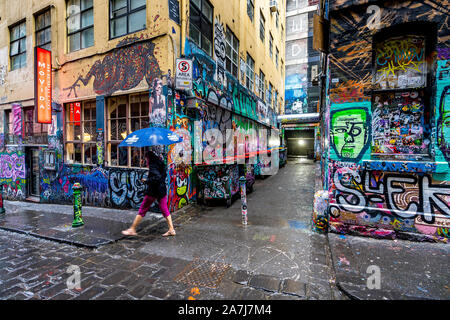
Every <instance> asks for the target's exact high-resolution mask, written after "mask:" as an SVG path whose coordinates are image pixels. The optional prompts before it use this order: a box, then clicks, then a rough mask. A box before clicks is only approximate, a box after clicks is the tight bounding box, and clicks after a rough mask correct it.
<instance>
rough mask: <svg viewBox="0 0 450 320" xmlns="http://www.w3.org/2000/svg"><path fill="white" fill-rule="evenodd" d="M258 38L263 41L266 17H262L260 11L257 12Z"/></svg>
mask: <svg viewBox="0 0 450 320" xmlns="http://www.w3.org/2000/svg"><path fill="white" fill-rule="evenodd" d="M259 38H260V39H261V41H262V42H263V43H264V40H265V38H266V19H265V18H264V15H263V13H262V11H261V12H260V14H259Z"/></svg>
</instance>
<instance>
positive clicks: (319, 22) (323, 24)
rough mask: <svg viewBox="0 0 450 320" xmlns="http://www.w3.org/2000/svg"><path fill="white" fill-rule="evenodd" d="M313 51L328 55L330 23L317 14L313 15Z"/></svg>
mask: <svg viewBox="0 0 450 320" xmlns="http://www.w3.org/2000/svg"><path fill="white" fill-rule="evenodd" d="M313 29H314V36H313V49H314V50H317V51H320V52H323V53H328V43H329V41H328V39H329V34H330V21H328V20H327V19H325V18H324V17H322V16H319V15H318V14H315V15H314V20H313Z"/></svg>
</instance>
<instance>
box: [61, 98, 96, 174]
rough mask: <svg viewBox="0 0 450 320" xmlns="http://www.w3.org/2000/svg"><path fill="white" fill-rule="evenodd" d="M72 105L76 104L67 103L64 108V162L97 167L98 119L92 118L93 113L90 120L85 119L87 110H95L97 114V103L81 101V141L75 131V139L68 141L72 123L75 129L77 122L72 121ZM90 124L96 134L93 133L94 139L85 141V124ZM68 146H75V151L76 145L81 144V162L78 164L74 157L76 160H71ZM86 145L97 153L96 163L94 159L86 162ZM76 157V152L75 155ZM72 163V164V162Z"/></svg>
mask: <svg viewBox="0 0 450 320" xmlns="http://www.w3.org/2000/svg"><path fill="white" fill-rule="evenodd" d="M71 103H75V102H68V103H65V104H64V106H65V108H64V113H65V114H64V149H65V151H64V161H65V162H67V163H68V164H71V165H73V164H76V165H83V166H86V165H89V166H95V165H97V161H98V159H97V139H96V135H97V134H96V129H97V128H96V127H97V117H96V116H95V117H94V116H92V114H93V113H92V111H91V112H90V119H85V112H86V109H89V110H95V115H96V112H97V106H96V101H95V100H86V101H80V102H79V103H80V105H81V106H80V109H81V115H80V125H79V127H80V140H77V139H75V129H74V131H73V136H74V139H71V140H69V139H68V136H69V134H68V126H69V125H70V124H71V123H72V124H73V126H74V128H75V121H70V104H71ZM86 105H89V106H90V107H89V108H86ZM87 122H89V123H90V124H91V125H92V128H93V129H92V130H93V131H94V130H95V132H92V133H93V135H92V138H91V139H90V140H87V141H85V140H84V133H85V130H84V128H85V124H86V123H87ZM68 144H73V147H74V150H75V145H76V144H80V145H81V162H77V161H76V160H75V156H74V160H71V159H69V153H68V147H67V145H68ZM85 145H89V147H90V148H91V150H94V151H95V161H94V158H91V163H88V162H86V161H85V148H84V146H85ZM73 154H74V155H75V152H74V153H73ZM71 161H72V162H71Z"/></svg>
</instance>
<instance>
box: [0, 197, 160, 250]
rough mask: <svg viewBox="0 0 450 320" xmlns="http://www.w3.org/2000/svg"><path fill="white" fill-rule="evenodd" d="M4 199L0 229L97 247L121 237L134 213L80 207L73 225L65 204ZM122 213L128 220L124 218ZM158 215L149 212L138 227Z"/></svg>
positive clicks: (155, 218) (157, 217) (76, 244)
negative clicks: (80, 213) (79, 218)
mask: <svg viewBox="0 0 450 320" xmlns="http://www.w3.org/2000/svg"><path fill="white" fill-rule="evenodd" d="M5 203H6V205H5V207H6V208H7V214H3V215H0V229H2V230H6V231H14V232H19V233H23V234H26V235H29V236H33V237H37V238H42V239H47V240H53V241H57V242H62V243H67V244H71V245H75V246H80V247H86V248H98V247H99V246H102V245H105V244H109V243H113V242H115V241H117V240H120V239H122V238H123V237H124V236H123V235H122V234H121V232H120V231H121V230H124V229H126V228H127V226H128V225H129V219H130V218H131V217H134V216H135V214H136V212H134V211H128V210H111V209H108V210H102V214H101V215H99V214H98V211H99V210H98V208H91V207H86V208H83V210H84V214H83V221H84V225H83V226H80V227H76V228H73V227H72V222H73V213H71V212H70V207H68V206H60V205H41V204H32V203H26V202H13V201H5ZM125 217H128V221H124V218H125ZM160 218H161V216H160V215H158V214H155V213H151V214H149V215H148V218H147V219H146V220H145V221H144V222H143V223H142V224H141V226H140V229H142V230H143V229H145V228H147V227H149V226H151V225H152V224H153V223H155V222H158V221H160Z"/></svg>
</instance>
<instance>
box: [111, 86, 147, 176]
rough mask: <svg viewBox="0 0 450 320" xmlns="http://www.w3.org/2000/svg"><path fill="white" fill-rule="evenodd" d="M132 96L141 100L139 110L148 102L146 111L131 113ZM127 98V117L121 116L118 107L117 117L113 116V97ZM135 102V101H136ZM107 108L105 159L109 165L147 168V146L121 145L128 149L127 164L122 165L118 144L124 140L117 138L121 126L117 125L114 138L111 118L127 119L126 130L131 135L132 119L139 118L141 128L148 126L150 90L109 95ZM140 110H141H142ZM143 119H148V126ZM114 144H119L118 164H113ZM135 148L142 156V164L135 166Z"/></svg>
mask: <svg viewBox="0 0 450 320" xmlns="http://www.w3.org/2000/svg"><path fill="white" fill-rule="evenodd" d="M132 97H137V98H138V101H139V110H141V111H142V104H143V103H144V105H145V102H147V106H146V112H144V113H143V114H142V113H140V115H139V116H133V115H132V114H131V104H132V103H133V102H132ZM122 98H124V99H125V117H119V114H118V109H117V113H116V114H117V116H116V117H115V118H111V111H110V107H111V101H112V99H122ZM134 103H135V102H134ZM105 108H106V136H105V143H106V144H105V146H106V155H105V159H106V160H107V161H108V166H109V167H115V168H135V169H144V168H147V165H146V164H145V161H144V154H145V151H146V150H147V148H135V147H121V148H120V149H123V150H126V157H127V164H126V165H121V164H120V151H119V147H118V145H119V144H120V143H121V142H122V141H123V140H124V139H122V140H117V139H118V138H119V135H120V134H121V133H120V132H119V127H118V126H116V130H117V136H116V137H117V139H112V135H113V133H112V132H111V129H112V125H111V120H113V121H119V120H120V119H125V127H126V128H125V130H126V131H125V132H126V135H125V136H127V135H129V134H130V133H131V132H134V131H135V130H134V131H131V129H132V128H131V125H132V119H139V127H140V129H144V128H147V127H148V126H150V116H149V96H148V92H137V93H132V94H126V95H119V96H113V97H109V98H108V99H107V101H106V103H105ZM141 111H140V112H141ZM142 119H145V120H147V123H148V126H147V127H145V126H143V125H142ZM137 130H139V129H137ZM113 145H117V155H116V159H115V160H117V164H113V163H112V157H111V155H112V148H113V147H114V146H113ZM133 149H137V150H139V158H140V162H141V163H140V166H133V163H132V161H133V159H132V156H133Z"/></svg>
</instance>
